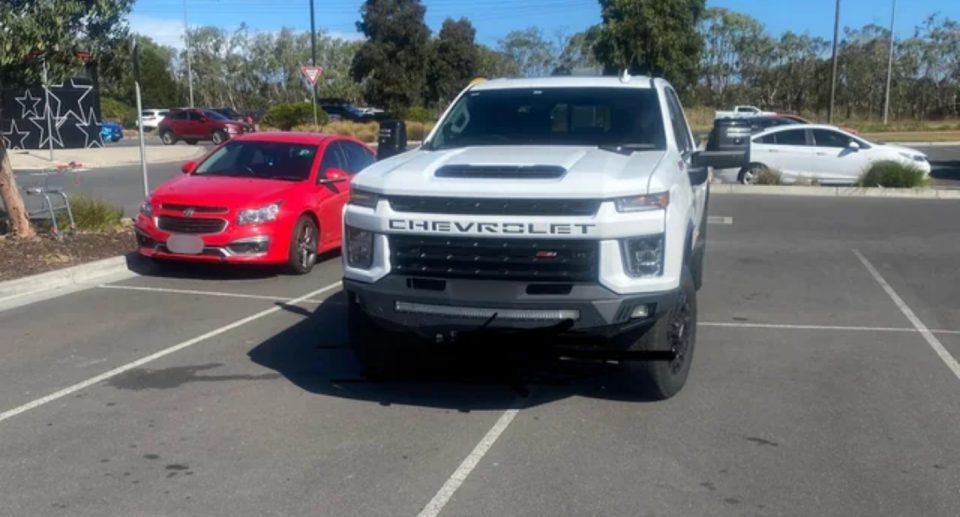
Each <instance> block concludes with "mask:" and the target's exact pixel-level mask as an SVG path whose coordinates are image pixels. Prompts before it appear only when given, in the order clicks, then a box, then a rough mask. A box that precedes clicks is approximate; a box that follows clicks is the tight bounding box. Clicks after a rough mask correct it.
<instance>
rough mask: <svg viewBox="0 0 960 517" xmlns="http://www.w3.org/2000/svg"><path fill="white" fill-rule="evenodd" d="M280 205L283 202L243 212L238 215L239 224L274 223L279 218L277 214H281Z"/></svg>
mask: <svg viewBox="0 0 960 517" xmlns="http://www.w3.org/2000/svg"><path fill="white" fill-rule="evenodd" d="M280 203H283V201H275V202H273V203H270V204H269V205H265V206H261V207H260V208H251V209H248V210H241V211H240V213H238V214H237V224H255V223H265V222H267V221H273V220H274V219H276V218H277V214H279V213H280Z"/></svg>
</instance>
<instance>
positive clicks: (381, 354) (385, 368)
mask: <svg viewBox="0 0 960 517" xmlns="http://www.w3.org/2000/svg"><path fill="white" fill-rule="evenodd" d="M348 298H350V297H349V296H348ZM347 334H348V342H349V344H350V350H351V351H352V352H353V357H354V358H355V359H356V360H357V364H359V365H360V373H361V375H362V376H364V377H366V378H367V379H370V380H377V379H383V378H385V377H390V376H394V375H397V374H401V373H403V372H404V371H405V370H406V369H407V368H409V365H410V364H411V361H412V360H413V358H414V357H415V355H414V354H413V352H414V350H413V349H412V347H411V346H410V345H409V344H407V343H402V342H400V340H399V339H398V338H397V336H393V335H391V334H390V333H389V332H387V331H385V330H384V329H382V328H381V327H380V326H379V325H377V323H376V322H375V321H373V319H372V318H370V316H368V315H367V314H366V313H365V312H363V309H361V308H360V306H359V305H358V304H356V303H354V302H353V301H352V300H351V301H349V302H348V305H347Z"/></svg>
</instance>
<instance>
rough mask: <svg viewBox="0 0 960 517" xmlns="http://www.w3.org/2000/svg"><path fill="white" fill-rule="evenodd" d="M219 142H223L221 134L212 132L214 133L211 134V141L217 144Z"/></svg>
mask: <svg viewBox="0 0 960 517" xmlns="http://www.w3.org/2000/svg"><path fill="white" fill-rule="evenodd" d="M220 142H223V135H221V134H220V133H214V134H213V143H215V144H219V143H220Z"/></svg>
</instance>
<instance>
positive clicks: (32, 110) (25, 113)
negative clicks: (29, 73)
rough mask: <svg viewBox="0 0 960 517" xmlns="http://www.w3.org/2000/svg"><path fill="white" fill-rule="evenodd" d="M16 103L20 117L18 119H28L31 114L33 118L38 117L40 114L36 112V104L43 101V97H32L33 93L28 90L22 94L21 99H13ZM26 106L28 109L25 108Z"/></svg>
mask: <svg viewBox="0 0 960 517" xmlns="http://www.w3.org/2000/svg"><path fill="white" fill-rule="evenodd" d="M14 100H16V101H17V102H18V103H20V109H21V111H20V117H19V118H30V115H31V114H33V116H34V117H39V116H40V113H39V112H38V111H37V104H40V101H42V100H43V97H42V96H40V97H34V96H33V93H32V92H31V91H30V90H27V91H26V92H24V95H23V97H14ZM27 104H29V105H30V107H29V108H28V107H27Z"/></svg>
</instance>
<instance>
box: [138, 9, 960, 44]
mask: <svg viewBox="0 0 960 517" xmlns="http://www.w3.org/2000/svg"><path fill="white" fill-rule="evenodd" d="M362 3H363V0H336V1H334V0H315V7H316V23H317V27H318V28H322V29H326V30H328V31H330V32H331V33H334V34H336V35H339V36H344V37H352V38H356V37H359V35H358V34H357V32H356V29H355V27H354V23H355V22H356V20H357V19H358V18H359V9H360V5H361V4H362ZM897 3H898V5H897V23H896V32H897V35H898V36H909V35H910V34H911V33H912V31H913V27H914V26H916V25H918V24H919V23H921V22H922V21H923V19H924V18H925V17H926V16H928V15H929V14H933V13H935V12H940V13H942V14H943V15H944V16H947V17H950V18H953V19H955V20H956V19H960V0H898V2H897ZM424 4H425V5H426V6H427V23H428V24H429V25H430V27H431V28H433V29H434V30H437V29H438V28H439V27H440V24H441V23H442V22H443V19H444V18H446V17H448V16H451V17H455V18H456V17H460V16H466V17H467V18H469V19H470V20H471V21H473V23H474V26H475V27H476V28H477V38H478V40H480V41H481V42H482V43H486V44H488V45H496V42H497V41H498V40H499V39H500V38H502V37H503V36H504V35H506V34H507V33H508V32H510V31H511V30H515V29H523V28H525V27H528V26H531V25H536V26H539V27H541V28H542V29H543V31H544V34H545V35H547V36H551V35H553V34H554V33H555V32H556V31H557V30H566V31H567V32H576V31H578V30H582V29H584V28H586V27H588V26H590V25H592V24H594V23H598V22H599V21H600V8H599V4H598V2H597V0H424ZM186 5H187V19H188V21H189V23H190V24H191V25H217V26H220V27H224V28H227V29H233V28H236V27H237V26H238V25H239V24H240V23H241V22H246V23H247V25H248V26H250V27H251V28H253V29H256V30H267V31H271V30H277V29H279V28H281V27H292V28H296V29H309V28H310V17H309V3H308V0H266V1H265V0H186ZM708 5H709V6H720V7H727V8H729V9H733V10H736V11H740V12H743V13H747V14H750V15H751V16H753V17H755V18H757V19H758V20H760V21H761V22H762V23H764V24H765V25H766V26H767V29H768V30H769V31H770V32H772V33H780V32H783V31H786V30H792V31H795V32H809V33H810V34H812V35H815V36H822V37H824V38H827V39H831V38H832V34H833V12H834V6H835V0H708ZM183 6H184V0H138V1H137V4H136V6H135V7H134V10H133V15H132V16H131V25H132V26H133V28H134V30H137V31H138V32H142V33H145V34H148V35H151V36H153V37H154V38H155V39H157V40H158V41H160V42H162V43H165V44H168V45H173V46H180V43H179V41H180V37H181V33H182V29H183ZM890 7H891V0H842V5H841V14H840V23H841V28H842V27H843V26H851V27H861V26H863V25H865V24H867V23H877V24H880V25H883V26H887V25H889V23H890Z"/></svg>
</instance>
